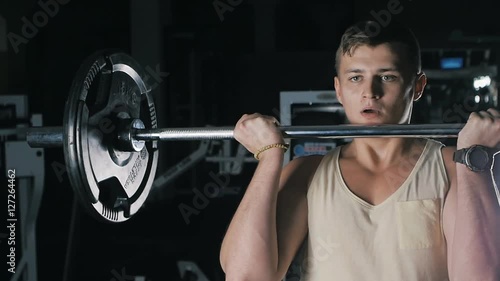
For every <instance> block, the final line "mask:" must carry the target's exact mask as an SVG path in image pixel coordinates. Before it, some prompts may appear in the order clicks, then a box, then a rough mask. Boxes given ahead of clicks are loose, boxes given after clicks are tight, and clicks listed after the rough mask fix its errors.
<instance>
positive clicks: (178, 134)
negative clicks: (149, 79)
mask: <svg viewBox="0 0 500 281" xmlns="http://www.w3.org/2000/svg"><path fill="white" fill-rule="evenodd" d="M142 77H144V72H143V70H142V68H141V67H140V66H139V64H138V63H137V62H136V61H135V60H134V59H133V58H132V57H130V56H129V55H127V54H125V53H121V52H106V51H101V52H98V53H96V54H93V55H92V56H90V57H88V58H87V59H86V60H85V62H84V63H83V64H82V65H81V66H80V68H79V70H78V72H77V74H76V76H75V78H74V79H73V83H72V86H71V89H70V94H69V97H68V99H67V101H66V106H65V111H64V119H63V126H62V127H31V128H28V129H26V141H27V142H28V144H29V145H30V146H31V147H60V146H62V147H63V149H64V158H65V161H66V166H67V171H68V178H69V180H70V183H71V186H72V188H73V190H74V192H75V194H76V195H77V197H78V198H79V201H80V203H81V204H82V206H83V207H84V208H85V209H86V210H87V211H88V212H89V213H90V214H92V215H95V216H96V217H97V218H98V219H101V220H104V221H106V222H122V221H125V220H128V219H129V218H131V217H132V216H133V215H134V214H135V213H137V211H138V210H139V209H140V207H141V206H142V205H143V203H144V201H145V200H146V198H147V196H148V194H149V191H150V189H151V186H152V184H153V180H154V177H155V173H156V167H157V162H158V145H157V141H158V140H161V141H166V140H171V141H183V140H205V139H232V138H233V127H203V128H169V129H159V128H157V120H156V111H155V104H154V101H153V97H152V95H151V90H150V87H149V86H148V85H147V83H146V81H145V79H143V78H142ZM463 126H464V124H418V125H417V124H415V125H378V126H358V125H336V126H284V127H280V130H281V131H282V133H283V136H284V138H312V137H314V138H334V139H335V138H355V137H428V138H448V137H457V136H458V133H459V131H460V130H461V128H462V127H463Z"/></svg>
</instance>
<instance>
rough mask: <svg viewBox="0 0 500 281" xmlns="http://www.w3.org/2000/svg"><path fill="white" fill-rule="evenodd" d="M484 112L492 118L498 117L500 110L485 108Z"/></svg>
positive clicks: (499, 116)
mask: <svg viewBox="0 0 500 281" xmlns="http://www.w3.org/2000/svg"><path fill="white" fill-rule="evenodd" d="M486 112H488V113H489V114H490V115H491V116H493V117H494V118H500V112H498V110H496V109H494V108H488V110H486Z"/></svg>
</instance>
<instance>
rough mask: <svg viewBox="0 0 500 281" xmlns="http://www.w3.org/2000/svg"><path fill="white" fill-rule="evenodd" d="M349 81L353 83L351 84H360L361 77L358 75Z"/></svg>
mask: <svg viewBox="0 0 500 281" xmlns="http://www.w3.org/2000/svg"><path fill="white" fill-rule="evenodd" d="M349 81H351V82H359V81H361V76H359V75H357V76H353V77H350V78H349Z"/></svg>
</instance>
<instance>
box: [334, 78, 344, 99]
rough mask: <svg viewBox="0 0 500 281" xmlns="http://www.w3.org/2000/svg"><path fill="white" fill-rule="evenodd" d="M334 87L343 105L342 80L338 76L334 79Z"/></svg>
mask: <svg viewBox="0 0 500 281" xmlns="http://www.w3.org/2000/svg"><path fill="white" fill-rule="evenodd" d="M333 86H334V87H335V94H336V95H337V100H338V101H339V102H340V104H343V103H342V90H340V80H339V77H338V76H335V77H333Z"/></svg>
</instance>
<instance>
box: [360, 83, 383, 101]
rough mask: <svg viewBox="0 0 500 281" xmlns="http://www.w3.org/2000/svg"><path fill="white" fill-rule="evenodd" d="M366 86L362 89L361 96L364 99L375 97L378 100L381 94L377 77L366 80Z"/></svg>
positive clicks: (380, 86)
mask: <svg viewBox="0 0 500 281" xmlns="http://www.w3.org/2000/svg"><path fill="white" fill-rule="evenodd" d="M367 82H368V83H366V87H365V89H364V91H363V98H365V99H376V100H378V99H379V98H380V97H382V95H383V91H382V85H381V83H380V82H379V81H378V79H371V81H367Z"/></svg>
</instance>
